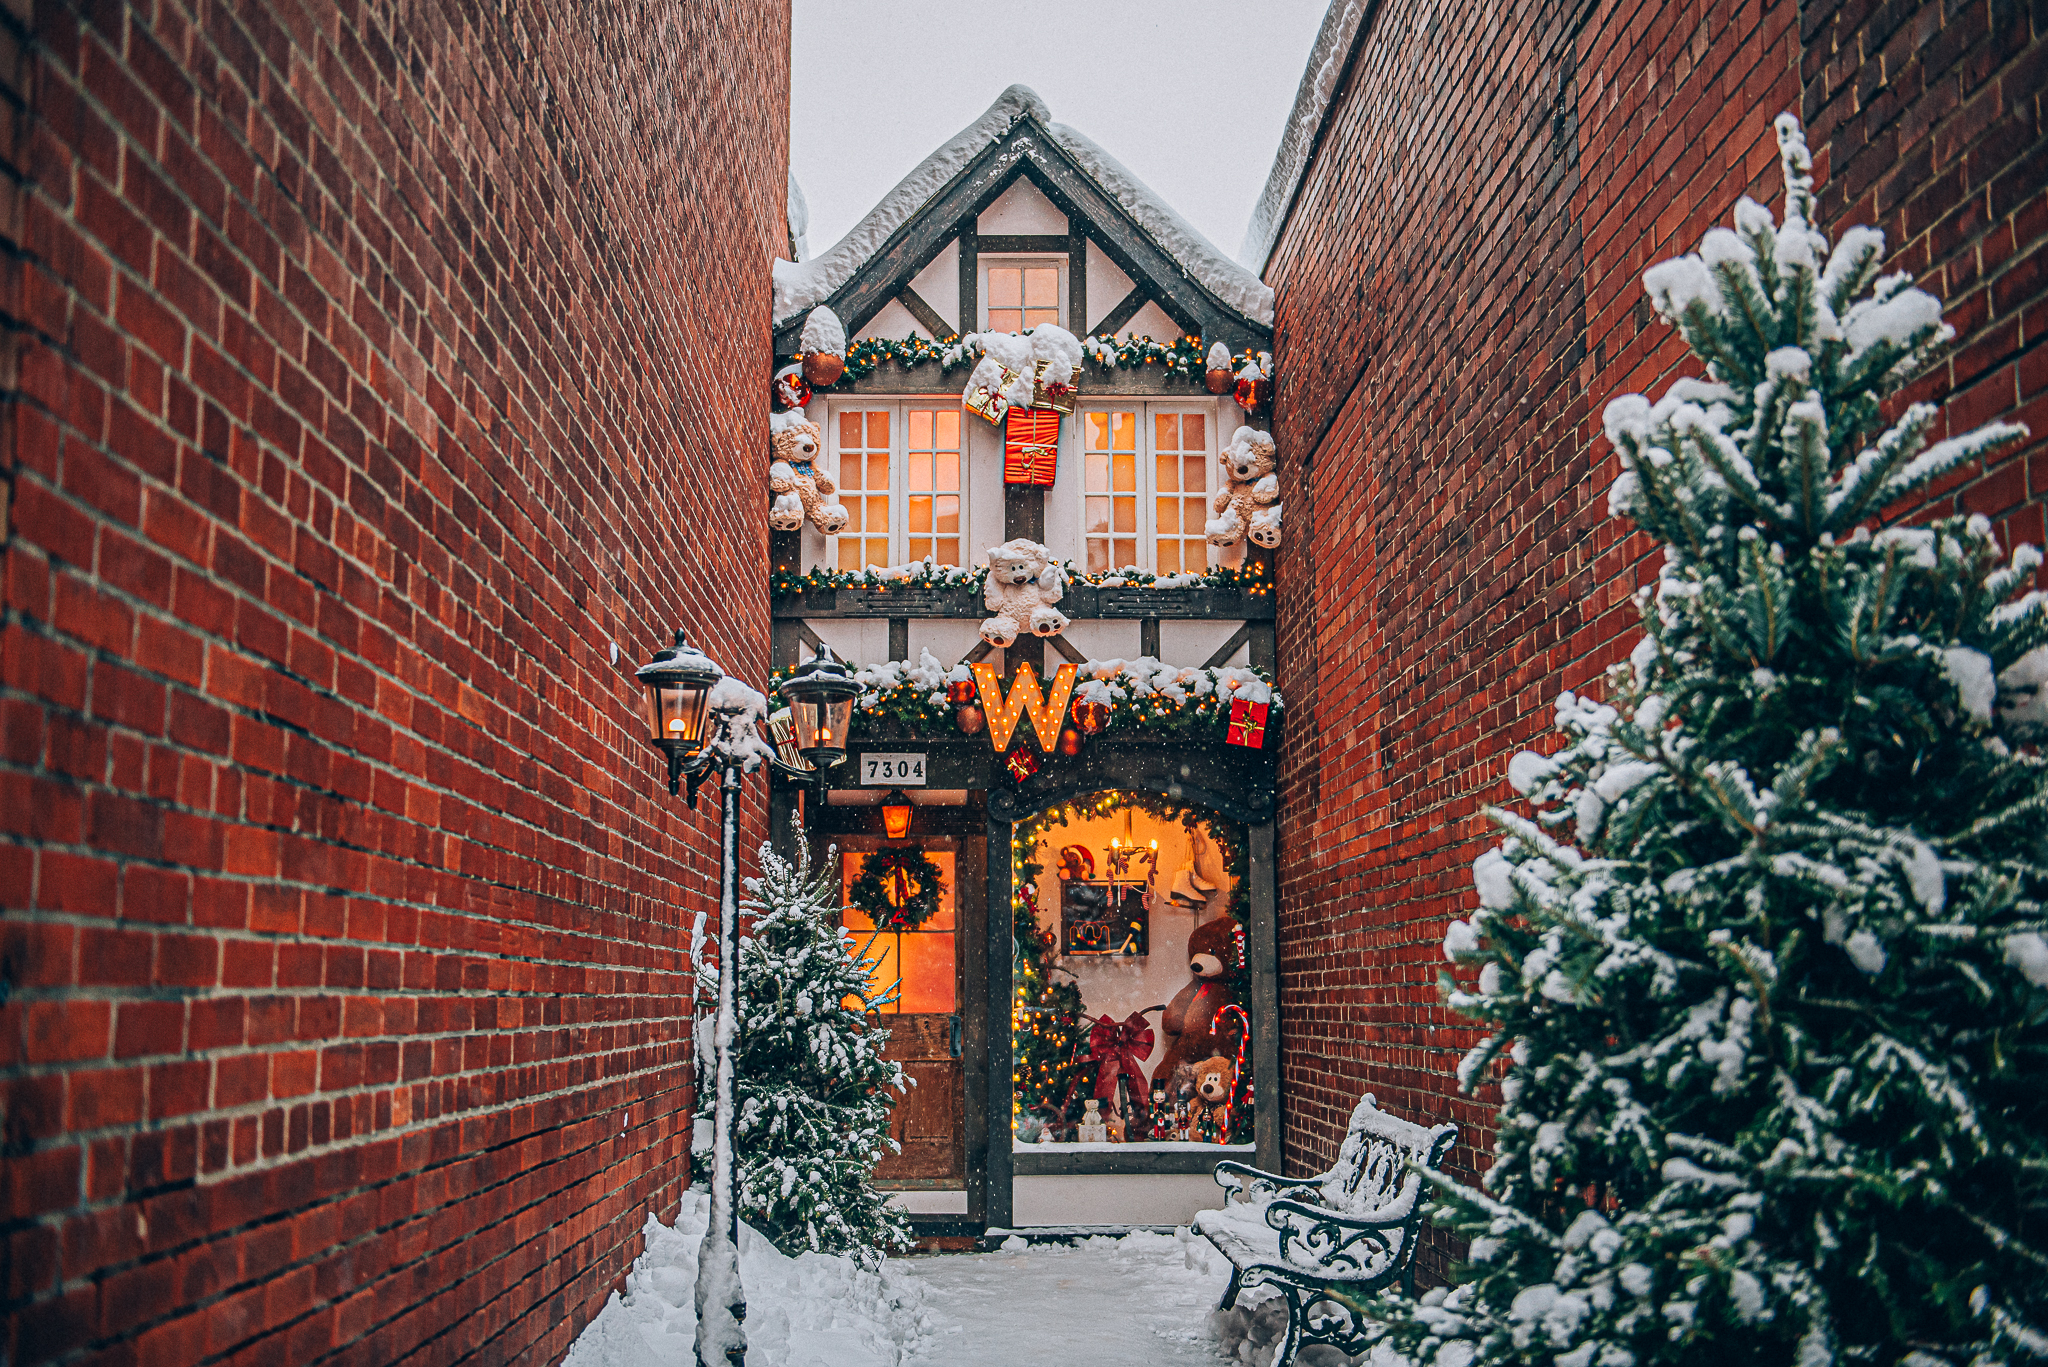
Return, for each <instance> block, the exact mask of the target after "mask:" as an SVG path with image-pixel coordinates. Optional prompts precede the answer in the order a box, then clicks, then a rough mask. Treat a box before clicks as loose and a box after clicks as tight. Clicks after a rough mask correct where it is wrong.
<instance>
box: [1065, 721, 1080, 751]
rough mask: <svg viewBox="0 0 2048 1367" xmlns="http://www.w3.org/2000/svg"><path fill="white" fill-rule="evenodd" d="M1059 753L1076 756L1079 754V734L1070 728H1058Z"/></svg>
mask: <svg viewBox="0 0 2048 1367" xmlns="http://www.w3.org/2000/svg"><path fill="white" fill-rule="evenodd" d="M1060 753H1061V754H1063V755H1078V754H1080V753H1081V733H1080V732H1079V731H1076V730H1075V729H1074V728H1073V727H1071V726H1063V727H1061V728H1060Z"/></svg>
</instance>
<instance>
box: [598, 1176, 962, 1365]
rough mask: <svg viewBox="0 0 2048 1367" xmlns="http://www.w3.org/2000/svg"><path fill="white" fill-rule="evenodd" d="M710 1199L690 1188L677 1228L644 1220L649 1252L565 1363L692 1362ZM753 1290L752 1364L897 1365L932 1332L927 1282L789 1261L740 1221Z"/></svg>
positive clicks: (813, 1260) (845, 1263) (886, 1271)
mask: <svg viewBox="0 0 2048 1367" xmlns="http://www.w3.org/2000/svg"><path fill="white" fill-rule="evenodd" d="M710 1204H711V1203H710V1198H709V1197H707V1196H705V1195H704V1194H703V1193H702V1192H696V1191H692V1192H687V1193H685V1194H684V1196H683V1205H682V1210H681V1212H680V1213H679V1214H678V1215H677V1217H676V1223H675V1225H674V1227H673V1228H671V1227H670V1226H668V1225H664V1224H662V1223H661V1222H660V1221H659V1220H656V1219H655V1218H654V1217H653V1216H651V1215H650V1216H648V1217H647V1225H646V1228H645V1231H644V1233H645V1234H646V1237H647V1251H646V1252H645V1253H643V1254H641V1255H640V1257H639V1258H638V1259H636V1260H635V1261H634V1263H633V1270H632V1271H631V1272H629V1273H628V1274H627V1275H626V1294H625V1295H624V1296H620V1295H618V1294H617V1293H616V1292H615V1293H613V1295H612V1297H611V1299H610V1300H608V1301H607V1302H606V1303H605V1307H604V1309H603V1310H602V1311H600V1312H599V1313H598V1316H597V1318H596V1319H594V1320H592V1321H591V1322H590V1327H589V1328H587V1329H585V1330H584V1331H583V1333H582V1334H581V1335H579V1336H578V1337H577V1339H576V1341H575V1342H574V1343H573V1344H571V1345H570V1346H569V1355H568V1356H567V1357H565V1358H564V1359H563V1360H562V1367H669V1364H672V1363H678V1362H690V1361H693V1360H694V1350H693V1349H692V1347H691V1345H692V1343H693V1342H694V1341H695V1336H696V1332H697V1316H696V1312H695V1311H694V1309H693V1308H692V1307H693V1305H694V1304H695V1297H696V1287H697V1246H698V1245H699V1244H700V1243H702V1242H703V1239H704V1223H705V1216H706V1213H707V1211H708V1210H709V1209H710ZM740 1277H741V1280H742V1282H743V1284H744V1285H745V1287H746V1293H747V1321H746V1332H747V1363H748V1367H898V1365H899V1364H900V1363H902V1362H903V1361H904V1359H905V1358H906V1357H909V1356H911V1355H914V1354H915V1353H916V1352H917V1350H918V1349H919V1348H920V1347H921V1346H923V1345H925V1344H926V1343H927V1341H928V1340H929V1339H930V1338H931V1337H932V1335H933V1333H934V1321H933V1317H932V1314H931V1312H930V1311H929V1310H928V1309H927V1308H926V1304H925V1302H926V1300H927V1294H926V1291H925V1288H924V1287H923V1286H922V1285H920V1284H919V1283H918V1281H917V1280H916V1279H915V1278H912V1277H909V1276H906V1275H905V1274H904V1272H903V1270H902V1265H901V1264H900V1263H897V1262H888V1263H884V1264H883V1265H882V1268H881V1271H880V1272H867V1271H863V1270H862V1269H861V1268H860V1267H859V1266H858V1265H857V1264H856V1263H854V1261H853V1260H852V1259H850V1258H836V1257H831V1256H829V1255H826V1254H822V1253H806V1254H803V1255H802V1256H800V1257H796V1258H785V1257H783V1256H782V1254H780V1253H778V1252H776V1251H775V1247H774V1245H772V1244H770V1243H769V1242H768V1241H767V1240H766V1239H765V1238H763V1237H761V1235H759V1234H758V1233H756V1232H755V1231H754V1230H753V1229H752V1228H750V1227H748V1226H745V1225H742V1226H741V1227H740Z"/></svg>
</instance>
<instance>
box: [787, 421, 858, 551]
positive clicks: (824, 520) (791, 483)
mask: <svg viewBox="0 0 2048 1367" xmlns="http://www.w3.org/2000/svg"><path fill="white" fill-rule="evenodd" d="M768 446H769V449H770V452H771V458H770V460H769V462H768V492H769V493H771V494H773V495H774V496H775V501H774V502H773V503H771V504H769V506H768V525H769V526H771V527H773V528H774V529H775V530H776V531H778V532H793V531H795V530H796V529H797V528H799V527H801V526H803V525H804V519H805V518H806V517H808V518H810V520H811V525H812V526H814V527H816V528H817V529H818V530H819V531H821V532H823V533H824V534H825V535H827V536H831V535H833V534H834V533H836V532H837V531H839V529H840V528H842V527H844V526H845V525H846V522H847V518H848V516H849V514H848V513H847V511H846V508H845V507H844V506H843V505H842V504H841V503H840V502H839V500H838V499H836V498H834V497H833V495H834V494H836V493H838V492H839V486H838V485H837V484H834V483H833V482H832V476H830V475H828V474H826V473H825V471H824V470H823V469H822V468H820V467H819V465H818V458H819V457H820V456H821V455H823V454H824V450H825V437H824V434H823V433H822V432H820V431H819V430H818V424H816V423H814V422H806V421H804V415H803V411H802V410H801V409H791V410H790V411H789V412H787V413H776V414H772V415H771V416H770V417H769V419H768Z"/></svg>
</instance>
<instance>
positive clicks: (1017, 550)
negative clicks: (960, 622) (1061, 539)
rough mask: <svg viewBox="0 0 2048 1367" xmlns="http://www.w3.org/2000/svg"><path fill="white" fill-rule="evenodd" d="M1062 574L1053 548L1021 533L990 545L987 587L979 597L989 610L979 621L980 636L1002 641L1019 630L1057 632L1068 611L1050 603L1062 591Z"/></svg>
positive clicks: (996, 643) (1043, 633) (1000, 643)
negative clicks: (1022, 536)
mask: <svg viewBox="0 0 2048 1367" xmlns="http://www.w3.org/2000/svg"><path fill="white" fill-rule="evenodd" d="M1066 592H1067V574H1066V571H1065V570H1063V569H1061V568H1060V566H1059V562H1057V561H1055V560H1054V559H1053V558H1052V552H1051V551H1049V550H1047V549H1046V548H1045V547H1044V546H1041V545H1040V544H1038V543H1037V542H1036V541H1026V540H1024V539H1022V538H1021V537H1020V538H1019V539H1017V540H1015V541H1005V542H1004V543H1003V544H1002V545H1000V546H994V547H991V548H990V550H989V553H988V588H987V589H986V591H985V592H984V593H983V595H982V601H983V603H984V604H985V605H986V606H987V608H988V610H989V612H990V613H991V614H993V615H992V616H991V617H990V618H989V619H988V620H987V621H985V622H983V623H982V624H981V639H982V640H984V641H987V642H988V643H989V644H990V645H992V646H1007V645H1009V644H1010V643H1011V642H1012V641H1015V640H1016V639H1017V636H1018V633H1020V632H1028V633H1030V634H1031V635H1033V636H1057V635H1059V634H1060V633H1061V632H1062V631H1065V630H1066V629H1067V622H1068V619H1067V616H1066V614H1065V613H1062V612H1061V611H1059V609H1057V608H1055V607H1054V606H1053V604H1054V603H1057V602H1059V601H1060V599H1061V598H1063V597H1065V596H1066Z"/></svg>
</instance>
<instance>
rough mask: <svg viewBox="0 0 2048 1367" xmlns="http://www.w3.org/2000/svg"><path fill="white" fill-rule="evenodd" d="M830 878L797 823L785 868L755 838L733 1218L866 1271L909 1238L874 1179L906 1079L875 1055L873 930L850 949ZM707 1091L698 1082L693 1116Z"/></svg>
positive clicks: (881, 999) (703, 1108)
mask: <svg viewBox="0 0 2048 1367" xmlns="http://www.w3.org/2000/svg"><path fill="white" fill-rule="evenodd" d="M835 882H836V880H835V878H834V876H833V870H832V869H831V868H829V867H828V868H826V869H822V870H820V871H818V872H817V873H815V874H814V873H813V872H812V870H811V861H810V851H809V848H808V846H807V845H806V843H805V842H804V840H803V836H802V832H801V829H800V828H799V831H798V838H797V858H796V863H795V865H794V866H792V865H791V864H790V863H788V862H787V861H785V860H784V859H782V858H781V857H780V856H778V855H777V854H776V853H775V851H774V849H773V848H772V847H771V846H768V845H765V844H764V845H762V847H761V877H760V878H758V879H749V880H748V882H747V890H748V891H749V892H750V893H752V894H753V896H754V900H749V901H747V902H746V903H744V904H743V907H744V909H745V910H746V911H748V912H750V913H752V914H753V917H754V919H753V922H752V924H751V925H750V926H749V927H748V928H747V933H746V934H745V935H743V936H742V937H741V938H740V942H739V974H740V980H739V1002H740V1019H739V1032H738V1037H737V1039H735V1041H734V1044H733V1048H734V1060H733V1062H734V1073H735V1084H734V1085H735V1092H734V1102H735V1105H736V1107H737V1111H736V1115H735V1123H734V1126H733V1143H734V1147H735V1150H736V1153H737V1159H738V1164H739V1179H740V1181H739V1191H740V1217H741V1218H742V1219H744V1220H745V1221H747V1223H749V1224H751V1225H753V1226H754V1228H756V1229H758V1230H760V1231H761V1232H762V1233H763V1234H765V1235H767V1236H768V1238H769V1239H770V1240H772V1241H773V1242H774V1244H775V1246H776V1247H777V1248H778V1249H780V1250H782V1251H783V1252H784V1253H787V1254H790V1255H792V1256H794V1255H795V1254H798V1253H802V1252H805V1251H806V1250H809V1251H812V1252H818V1253H840V1254H846V1255H848V1256H850V1257H853V1258H855V1259H856V1260H858V1261H860V1262H862V1263H863V1264H866V1265H869V1266H872V1265H873V1264H874V1263H875V1262H877V1261H878V1260H879V1259H880V1258H881V1256H882V1250H883V1249H885V1248H908V1247H910V1246H911V1238H910V1227H909V1224H908V1222H907V1218H906V1217H905V1215H904V1214H903V1212H902V1211H901V1210H898V1209H896V1208H894V1207H891V1206H890V1205H888V1204H887V1197H886V1195H885V1194H884V1193H883V1192H880V1191H877V1190H876V1189H875V1186H874V1181H873V1172H874V1167H875V1164H876V1163H877V1162H878V1161H879V1160H880V1159H881V1158H882V1157H883V1156H884V1154H885V1153H889V1152H894V1151H895V1150H896V1144H895V1142H894V1141H893V1140H891V1139H890V1138H889V1114H890V1110H891V1108H892V1107H893V1106H894V1105H895V1098H896V1094H897V1093H899V1092H902V1091H904V1090H905V1088H906V1087H907V1086H908V1085H909V1084H908V1083H907V1082H906V1080H905V1077H904V1073H903V1069H902V1066H901V1065H899V1064H896V1063H893V1062H891V1061H889V1060H888V1059H885V1058H883V1057H882V1047H883V1045H884V1044H886V1043H887V1042H888V1039H889V1032H888V1031H887V1030H886V1029H883V1028H882V1027H881V1025H880V1018H879V1017H878V1016H876V1015H874V1014H873V1013H874V1012H875V1011H876V1009H877V1008H879V1007H881V1006H883V1005H885V1004H886V1003H888V1002H889V1001H890V1000H892V999H893V997H894V993H895V987H894V986H893V985H892V986H891V987H889V988H888V989H886V990H884V991H883V992H882V993H881V994H880V995H871V994H872V992H873V989H872V988H871V987H870V986H869V982H870V977H871V975H872V973H873V971H874V968H875V966H876V964H877V963H878V962H879V960H878V959H876V958H874V957H872V956H871V955H870V953H869V951H870V950H871V949H872V947H873V945H874V941H875V937H874V936H873V935H870V936H868V937H867V938H866V941H865V942H864V943H862V944H859V945H858V946H856V945H855V943H854V936H853V935H852V934H851V932H848V931H846V930H845V929H843V928H842V927H841V925H840V921H839V911H840V908H839V899H838V897H837V896H836V895H835V894H836V887H835ZM713 976H715V974H714V975H713ZM705 1033H708V1032H705V1031H702V1030H700V1032H699V1034H700V1046H701V1043H702V1039H701V1037H702V1036H703V1035H704V1034H705ZM699 1057H700V1058H703V1057H708V1053H705V1052H700V1054H699ZM712 1099H713V1098H712V1096H711V1089H710V1088H708V1087H705V1088H699V1097H698V1107H699V1114H700V1115H703V1116H707V1117H708V1116H709V1114H710V1107H711V1103H712Z"/></svg>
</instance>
